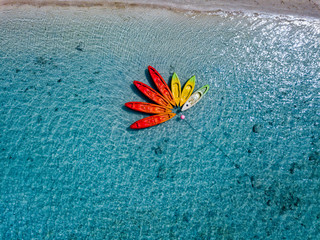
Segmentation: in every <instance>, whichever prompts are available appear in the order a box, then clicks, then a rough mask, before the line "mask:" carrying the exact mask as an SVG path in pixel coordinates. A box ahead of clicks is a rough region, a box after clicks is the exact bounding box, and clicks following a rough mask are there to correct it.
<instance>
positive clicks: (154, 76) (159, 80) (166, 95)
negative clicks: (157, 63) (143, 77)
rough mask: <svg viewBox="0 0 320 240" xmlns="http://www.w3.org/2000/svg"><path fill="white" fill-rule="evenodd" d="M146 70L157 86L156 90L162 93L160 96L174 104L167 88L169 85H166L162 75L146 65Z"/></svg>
mask: <svg viewBox="0 0 320 240" xmlns="http://www.w3.org/2000/svg"><path fill="white" fill-rule="evenodd" d="M148 70H149V73H150V76H151V78H152V80H153V82H154V84H155V85H156V86H157V88H158V90H159V91H160V93H161V94H162V96H163V97H164V98H165V99H166V100H167V101H168V102H169V103H170V104H172V105H173V106H174V105H175V104H174V99H173V96H172V92H171V90H170V88H169V86H168V85H167V83H166V82H165V81H164V79H163V77H162V76H161V75H160V73H158V71H157V70H156V69H155V68H153V67H151V66H148Z"/></svg>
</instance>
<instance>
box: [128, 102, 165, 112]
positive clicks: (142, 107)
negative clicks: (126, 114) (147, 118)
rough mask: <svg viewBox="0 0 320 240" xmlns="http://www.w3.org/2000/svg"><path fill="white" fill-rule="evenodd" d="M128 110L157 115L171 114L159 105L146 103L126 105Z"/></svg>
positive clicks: (129, 103)
mask: <svg viewBox="0 0 320 240" xmlns="http://www.w3.org/2000/svg"><path fill="white" fill-rule="evenodd" d="M124 105H125V106H126V107H127V108H130V109H132V110H135V111H139V112H145V113H151V114H157V113H171V110H170V109H169V108H166V107H164V106H160V105H158V104H152V103H146V102H127V103H125V104H124Z"/></svg>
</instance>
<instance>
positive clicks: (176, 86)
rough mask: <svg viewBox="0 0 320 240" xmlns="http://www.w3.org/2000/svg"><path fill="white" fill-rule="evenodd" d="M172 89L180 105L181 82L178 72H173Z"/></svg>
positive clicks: (174, 97)
mask: <svg viewBox="0 0 320 240" xmlns="http://www.w3.org/2000/svg"><path fill="white" fill-rule="evenodd" d="M171 91H172V96H173V99H174V101H175V103H176V106H179V103H180V98H181V83H180V80H179V78H178V75H177V74H176V73H173V76H172V79H171Z"/></svg>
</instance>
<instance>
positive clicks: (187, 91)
mask: <svg viewBox="0 0 320 240" xmlns="http://www.w3.org/2000/svg"><path fill="white" fill-rule="evenodd" d="M195 85H196V76H192V77H191V78H190V79H189V80H188V82H186V84H185V85H184V87H183V90H182V93H181V98H180V107H181V106H182V105H183V104H185V102H186V101H187V100H188V99H189V97H190V96H191V94H192V92H193V89H194V86H195Z"/></svg>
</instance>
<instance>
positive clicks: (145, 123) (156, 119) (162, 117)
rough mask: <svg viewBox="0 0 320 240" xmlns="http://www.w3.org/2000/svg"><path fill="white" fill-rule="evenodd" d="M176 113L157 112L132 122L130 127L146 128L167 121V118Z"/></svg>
mask: <svg viewBox="0 0 320 240" xmlns="http://www.w3.org/2000/svg"><path fill="white" fill-rule="evenodd" d="M175 115H176V114H175V113H163V114H157V115H153V116H150V117H146V118H142V119H140V120H138V121H136V122H135V123H133V124H132V125H131V126H130V128H131V129H142V128H148V127H152V126H155V125H158V124H160V123H163V122H165V121H168V120H169V119H171V118H173V117H174V116H175Z"/></svg>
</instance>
